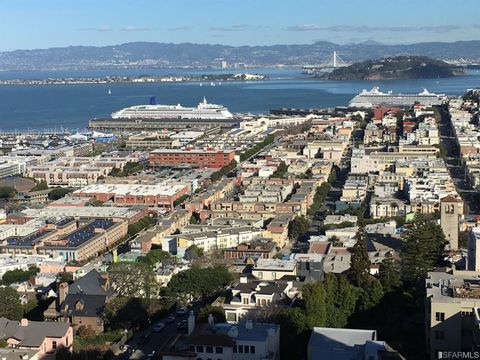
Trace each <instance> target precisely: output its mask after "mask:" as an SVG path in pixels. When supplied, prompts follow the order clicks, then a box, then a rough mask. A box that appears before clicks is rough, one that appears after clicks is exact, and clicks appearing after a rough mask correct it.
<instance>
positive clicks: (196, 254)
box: [184, 245, 203, 261]
mask: <svg viewBox="0 0 480 360" xmlns="http://www.w3.org/2000/svg"><path fill="white" fill-rule="evenodd" d="M202 256H203V249H202V248H199V247H198V245H190V246H189V247H188V248H187V250H185V256H184V257H185V259H186V260H190V261H191V260H196V259H198V258H201V257H202Z"/></svg>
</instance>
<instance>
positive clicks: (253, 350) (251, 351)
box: [250, 346, 255, 354]
mask: <svg viewBox="0 0 480 360" xmlns="http://www.w3.org/2000/svg"><path fill="white" fill-rule="evenodd" d="M250 354H255V346H250Z"/></svg>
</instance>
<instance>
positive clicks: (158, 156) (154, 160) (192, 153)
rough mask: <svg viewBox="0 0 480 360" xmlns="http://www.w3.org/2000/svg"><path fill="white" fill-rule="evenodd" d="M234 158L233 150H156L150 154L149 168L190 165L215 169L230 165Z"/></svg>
mask: <svg viewBox="0 0 480 360" xmlns="http://www.w3.org/2000/svg"><path fill="white" fill-rule="evenodd" d="M234 156H235V152H234V151H233V150H202V149H179V150H172V149H158V150H154V151H152V152H150V157H149V163H150V165H151V166H170V165H180V164H191V165H198V166H202V167H207V168H214V169H217V168H222V167H224V166H226V165H228V164H230V163H231V162H232V161H233V159H234Z"/></svg>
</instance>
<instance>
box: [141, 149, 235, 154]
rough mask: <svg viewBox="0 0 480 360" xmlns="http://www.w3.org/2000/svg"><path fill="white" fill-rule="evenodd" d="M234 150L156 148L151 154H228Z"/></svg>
mask: <svg viewBox="0 0 480 360" xmlns="http://www.w3.org/2000/svg"><path fill="white" fill-rule="evenodd" d="M233 152H234V150H220V149H215V150H204V149H156V150H153V151H151V152H150V153H151V154H171V153H173V154H230V153H233Z"/></svg>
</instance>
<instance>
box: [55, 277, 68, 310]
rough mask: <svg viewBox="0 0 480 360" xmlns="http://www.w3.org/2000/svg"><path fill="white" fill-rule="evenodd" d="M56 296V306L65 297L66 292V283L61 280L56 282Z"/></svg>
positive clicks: (58, 305)
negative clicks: (58, 282)
mask: <svg viewBox="0 0 480 360" xmlns="http://www.w3.org/2000/svg"><path fill="white" fill-rule="evenodd" d="M57 293H58V296H57V301H58V304H57V307H60V305H61V304H62V303H63V302H64V301H65V298H66V297H67V293H68V283H66V282H63V283H60V284H58V290H57Z"/></svg>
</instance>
